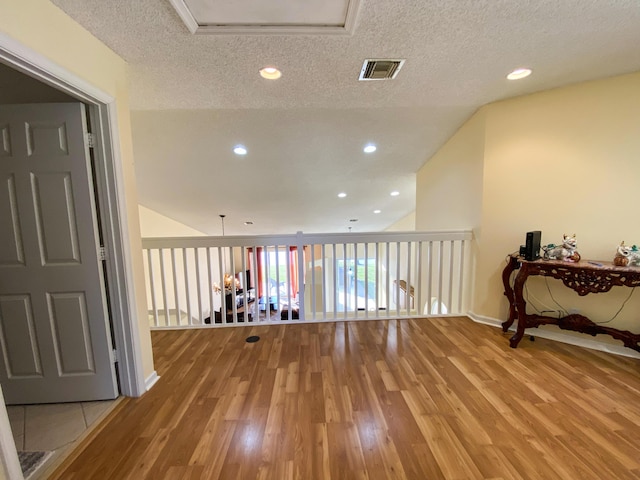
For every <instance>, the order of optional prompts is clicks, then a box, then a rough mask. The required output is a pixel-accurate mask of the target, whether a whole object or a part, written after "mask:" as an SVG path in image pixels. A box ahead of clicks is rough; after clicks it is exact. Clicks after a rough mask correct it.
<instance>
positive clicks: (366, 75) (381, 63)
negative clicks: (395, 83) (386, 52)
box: [359, 58, 404, 80]
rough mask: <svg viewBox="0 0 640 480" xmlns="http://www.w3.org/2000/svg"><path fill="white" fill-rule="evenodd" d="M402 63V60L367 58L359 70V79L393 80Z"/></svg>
mask: <svg viewBox="0 0 640 480" xmlns="http://www.w3.org/2000/svg"><path fill="white" fill-rule="evenodd" d="M402 65H404V60H395V59H394V60H390V59H371V58H369V59H367V60H365V61H364V64H363V65H362V70H360V78H359V79H360V80H393V79H394V78H396V75H398V72H399V71H400V69H401V68H402Z"/></svg>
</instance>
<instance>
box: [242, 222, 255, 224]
mask: <svg viewBox="0 0 640 480" xmlns="http://www.w3.org/2000/svg"><path fill="white" fill-rule="evenodd" d="M244 224H245V225H253V222H244Z"/></svg>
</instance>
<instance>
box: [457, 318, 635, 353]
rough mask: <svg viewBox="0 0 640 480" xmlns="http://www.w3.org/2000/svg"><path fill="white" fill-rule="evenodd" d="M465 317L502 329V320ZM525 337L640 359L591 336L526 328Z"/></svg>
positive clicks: (622, 347) (628, 350) (628, 351)
mask: <svg viewBox="0 0 640 480" xmlns="http://www.w3.org/2000/svg"><path fill="white" fill-rule="evenodd" d="M467 316H468V317H469V318H470V319H471V320H473V321H474V322H476V323H482V324H485V325H491V326H492V327H498V328H502V322H503V320H498V319H497V318H492V317H485V316H484V315H477V314H475V313H473V312H468V313H467ZM516 325H517V320H516V323H514V324H513V325H512V326H511V328H510V329H509V330H510V331H514V332H515V330H516V327H515V326H516ZM524 334H525V335H532V336H534V337H540V338H546V339H547V340H555V341H557V342H562V343H568V344H570V345H576V346H578V347H584V348H590V349H591V350H598V351H600V352H607V353H613V354H614V355H620V356H623V357H631V358H640V352H636V351H635V350H632V349H630V348H627V347H625V346H623V345H612V344H610V343H605V342H600V341H598V340H595V339H594V338H592V337H591V336H587V335H586V334H585V335H584V338H581V337H576V336H573V335H567V334H566V333H563V332H562V331H558V332H556V331H552V330H540V329H539V328H527V329H526V330H525V331H524Z"/></svg>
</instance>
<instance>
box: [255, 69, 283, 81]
mask: <svg viewBox="0 0 640 480" xmlns="http://www.w3.org/2000/svg"><path fill="white" fill-rule="evenodd" d="M260 76H261V77H262V78H266V79H267V80H277V79H279V78H280V77H281V76H282V72H281V71H280V70H278V69H277V68H276V67H264V68H263V69H262V70H260Z"/></svg>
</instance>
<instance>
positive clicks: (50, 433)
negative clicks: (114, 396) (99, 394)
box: [7, 400, 115, 451]
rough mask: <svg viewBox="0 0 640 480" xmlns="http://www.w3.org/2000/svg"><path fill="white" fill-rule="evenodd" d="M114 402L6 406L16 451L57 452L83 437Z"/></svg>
mask: <svg viewBox="0 0 640 480" xmlns="http://www.w3.org/2000/svg"><path fill="white" fill-rule="evenodd" d="M114 402H115V400H106V401H100V402H79V403H55V404H49V405H12V406H7V413H8V414H9V421H10V423H11V430H12V432H13V438H14V440H15V442H16V448H17V449H18V450H23V451H56V450H59V449H61V448H63V447H65V446H67V445H69V444H71V443H72V442H74V441H75V440H76V439H77V438H78V437H80V435H82V434H83V433H84V432H85V430H87V428H89V426H91V425H92V424H93V423H94V422H95V421H96V420H97V419H98V418H100V416H101V415H102V414H103V413H105V412H106V411H107V410H108V409H109V408H110V407H111V406H112V405H113V404H114Z"/></svg>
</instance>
